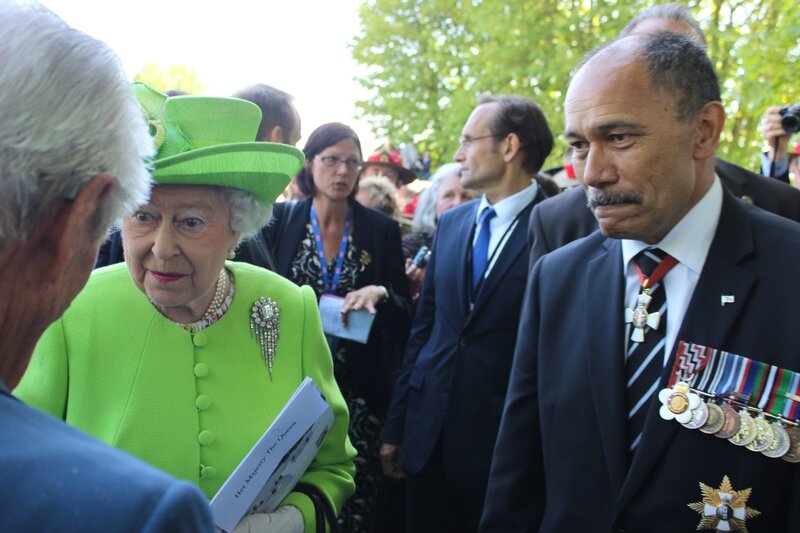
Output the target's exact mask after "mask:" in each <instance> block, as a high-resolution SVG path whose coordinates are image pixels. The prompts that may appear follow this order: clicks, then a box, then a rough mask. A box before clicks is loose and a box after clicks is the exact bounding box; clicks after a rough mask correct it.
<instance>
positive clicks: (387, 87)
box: [352, 0, 800, 168]
mask: <svg viewBox="0 0 800 533" xmlns="http://www.w3.org/2000/svg"><path fill="white" fill-rule="evenodd" d="M655 3H656V2H636V3H633V2H629V1H628V2H625V1H614V0H608V1H603V0H591V1H590V0H566V1H564V0H560V1H555V0H540V1H537V2H532V1H530V0H502V1H501V0H367V2H365V3H364V4H363V5H362V7H361V8H360V11H359V16H360V19H361V33H360V34H359V35H358V36H357V37H356V39H355V40H354V42H353V44H352V54H353V57H354V59H355V60H356V61H357V62H358V63H360V64H363V65H366V66H367V67H368V73H367V74H366V75H365V76H364V77H362V78H361V79H360V80H359V81H360V82H361V83H362V85H364V87H366V88H367V89H368V91H369V98H368V99H366V100H363V101H359V102H358V103H357V108H358V110H359V113H360V114H361V115H362V116H364V117H365V118H367V120H368V121H369V122H370V124H371V126H372V128H373V132H374V133H375V134H376V135H377V136H379V137H386V138H390V139H391V140H393V141H395V142H400V143H402V142H414V143H415V144H416V145H417V147H418V148H420V149H422V150H430V151H431V153H432V156H433V159H434V161H435V162H439V163H441V162H444V161H447V160H449V159H450V158H451V157H452V154H453V153H454V152H455V149H456V148H457V144H458V141H457V138H458V136H459V134H460V132H461V128H462V126H463V124H464V122H465V121H466V118H467V116H468V115H469V113H470V111H471V109H472V108H473V107H474V104H475V99H476V97H477V96H478V95H480V94H483V93H495V94H499V93H508V94H519V95H523V96H528V97H530V98H532V99H533V100H534V101H535V102H536V103H537V104H539V105H540V106H541V108H542V109H543V111H544V113H545V115H546V116H547V118H548V121H549V122H550V125H551V129H552V130H553V132H554V134H556V137H559V134H560V132H561V127H562V125H563V98H564V93H565V91H566V88H567V85H568V83H569V78H570V73H571V71H572V69H573V68H574V67H575V66H576V65H577V63H578V62H579V61H580V58H581V57H582V56H583V55H584V54H585V53H587V52H588V51H589V50H591V49H592V48H594V47H595V46H597V45H599V44H601V43H602V42H605V41H606V40H608V39H610V38H613V37H614V36H616V35H617V33H618V32H619V31H620V30H621V29H622V28H623V27H624V26H625V24H627V22H628V21H629V20H630V19H631V18H633V16H635V15H636V13H638V12H639V11H640V10H642V9H644V8H645V7H648V6H651V5H653V4H655ZM687 5H688V7H689V8H690V10H691V11H692V13H693V14H694V15H695V17H696V18H697V19H698V21H699V22H700V25H701V27H702V28H703V30H704V32H705V34H706V39H707V40H708V53H709V56H710V57H711V59H712V60H713V61H714V63H715V65H716V67H717V72H718V74H719V77H720V81H721V84H722V87H723V103H724V104H725V106H726V109H727V112H728V115H727V123H726V128H725V131H724V136H723V142H722V145H721V147H720V150H719V153H720V154H721V155H723V156H724V157H726V158H727V159H729V160H731V161H734V162H737V163H739V164H740V165H742V166H746V167H749V168H752V167H755V166H757V160H758V152H759V151H760V149H761V148H762V143H763V141H762V139H761V136H760V133H759V130H758V125H759V120H760V117H761V115H762V113H763V112H764V111H765V110H766V108H767V107H768V106H769V105H774V104H781V105H785V104H787V103H792V102H797V101H798V100H800V84H799V83H798V79H797V68H796V61H797V58H798V55H800V44H798V43H800V10H798V9H797V8H796V6H795V4H794V2H793V1H792V0H763V1H753V2H745V1H736V0H730V1H729V0H698V1H692V2H688V3H687ZM691 82H692V80H686V83H691ZM560 142H561V145H560V146H561V148H563V147H564V145H563V141H560ZM561 153H562V150H561V149H559V148H557V149H556V150H555V151H554V154H553V155H552V156H551V158H550V160H548V164H553V165H557V164H559V163H560V158H561Z"/></svg>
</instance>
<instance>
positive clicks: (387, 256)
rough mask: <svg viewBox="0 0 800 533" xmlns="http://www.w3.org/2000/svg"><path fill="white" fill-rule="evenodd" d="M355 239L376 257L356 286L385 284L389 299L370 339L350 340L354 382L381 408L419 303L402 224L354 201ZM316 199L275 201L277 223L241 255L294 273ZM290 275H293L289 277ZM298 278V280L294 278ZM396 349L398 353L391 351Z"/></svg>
mask: <svg viewBox="0 0 800 533" xmlns="http://www.w3.org/2000/svg"><path fill="white" fill-rule="evenodd" d="M350 209H351V210H352V213H353V233H352V235H353V245H354V246H356V247H357V248H358V249H360V250H363V251H366V252H368V253H369V255H370V256H371V262H370V263H369V264H368V265H366V266H365V267H364V268H363V270H361V271H360V272H359V273H358V276H357V277H356V288H361V287H365V286H367V285H383V286H384V287H386V288H387V290H388V291H389V299H388V300H385V301H384V302H382V303H380V304H378V308H377V310H378V313H377V315H376V316H375V322H374V323H373V325H372V331H371V332H370V335H369V339H367V344H366V345H364V344H358V343H354V342H349V341H342V342H347V344H348V356H349V357H350V358H351V363H352V364H351V365H349V369H350V370H351V371H352V372H353V376H352V377H353V379H354V382H356V383H358V384H360V386H364V387H365V389H364V390H363V391H362V392H363V394H364V397H365V398H366V399H367V401H369V402H370V405H371V406H373V409H375V410H376V411H377V412H383V411H384V410H385V409H386V407H387V406H388V403H389V397H390V394H391V383H392V381H393V379H394V373H395V372H396V370H397V368H398V367H399V364H400V358H401V352H402V347H403V346H404V345H405V340H406V337H407V336H408V331H409V328H410V327H411V317H412V315H413V313H414V307H413V304H412V303H411V298H410V289H409V283H408V278H407V277H406V274H405V268H404V261H403V253H402V250H401V246H400V226H399V225H398V224H397V222H396V221H394V220H392V219H391V218H389V217H387V216H386V215H384V214H383V213H379V212H378V211H375V210H374V209H370V208H367V207H364V206H363V205H361V204H359V203H358V202H356V201H350ZM310 212H311V199H310V198H307V199H305V200H300V201H298V202H286V203H279V204H275V213H274V215H273V220H272V223H271V224H270V225H269V226H267V227H266V228H264V229H263V230H262V231H261V233H260V234H259V235H258V236H257V237H256V238H255V239H251V240H250V241H247V242H245V243H244V244H243V245H242V246H240V248H239V250H238V251H237V255H236V260H237V261H244V262H247V263H251V264H254V265H257V266H261V267H264V268H269V269H271V270H273V271H275V272H277V273H278V274H280V275H281V276H284V277H286V278H289V273H290V270H291V265H292V260H293V259H294V256H295V255H296V254H297V248H298V246H299V245H300V241H301V239H302V238H303V237H304V236H305V234H306V224H307V223H308V221H309V220H310ZM289 279H291V278H289ZM292 281H294V280H292ZM394 351H397V353H396V354H394V353H392V352H394Z"/></svg>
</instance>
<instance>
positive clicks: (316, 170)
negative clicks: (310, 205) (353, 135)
mask: <svg viewBox="0 0 800 533" xmlns="http://www.w3.org/2000/svg"><path fill="white" fill-rule="evenodd" d="M331 158H338V164H335V165H331V161H332V159H331ZM306 164H307V165H309V168H310V170H311V175H312V176H313V177H314V187H315V188H316V190H317V192H316V194H317V195H322V196H325V197H327V198H328V199H330V200H334V201H337V200H346V199H347V197H348V196H350V193H351V192H353V187H355V186H356V182H357V180H358V173H359V172H360V170H361V167H360V164H361V151H360V150H359V149H358V145H357V144H356V143H355V141H354V140H353V139H342V140H341V141H339V142H337V143H336V144H332V145H330V146H328V147H327V148H325V149H324V150H322V151H321V152H320V153H318V154H317V155H316V156H314V157H313V158H312V159H311V160H310V161H308V162H307V163H306Z"/></svg>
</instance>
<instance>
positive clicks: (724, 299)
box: [719, 294, 736, 307]
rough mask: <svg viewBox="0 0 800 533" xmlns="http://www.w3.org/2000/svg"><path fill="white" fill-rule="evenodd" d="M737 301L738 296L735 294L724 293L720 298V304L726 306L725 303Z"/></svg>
mask: <svg viewBox="0 0 800 533" xmlns="http://www.w3.org/2000/svg"><path fill="white" fill-rule="evenodd" d="M735 301H736V297H735V296H734V295H733V294H723V295H722V296H720V298H719V304H720V305H721V306H722V307H725V304H732V303H733V302H735Z"/></svg>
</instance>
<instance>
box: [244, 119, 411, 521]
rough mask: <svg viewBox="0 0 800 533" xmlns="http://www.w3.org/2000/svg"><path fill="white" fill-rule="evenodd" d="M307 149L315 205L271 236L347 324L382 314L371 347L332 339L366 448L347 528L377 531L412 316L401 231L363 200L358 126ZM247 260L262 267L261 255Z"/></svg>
mask: <svg viewBox="0 0 800 533" xmlns="http://www.w3.org/2000/svg"><path fill="white" fill-rule="evenodd" d="M303 152H304V154H305V157H306V161H305V164H304V166H303V168H302V169H301V170H300V173H299V174H298V175H297V182H298V185H299V187H300V190H301V191H302V192H303V193H304V194H305V195H306V196H307V198H306V199H304V200H300V201H298V202H289V203H284V204H276V205H275V215H274V219H273V222H272V224H271V225H270V226H269V227H268V228H267V229H266V231H265V232H264V233H263V237H264V241H265V243H266V246H267V248H268V250H269V252H270V253H271V255H272V259H273V260H274V262H275V265H274V269H275V270H276V271H277V272H278V273H279V274H281V275H283V276H285V277H287V278H289V279H290V280H292V281H294V282H295V283H297V284H298V285H310V286H311V287H312V288H313V289H314V291H315V292H316V294H317V297H318V298H319V297H320V296H322V295H323V294H332V295H336V296H340V297H343V298H344V303H343V305H342V309H341V313H342V315H343V319H346V315H347V314H348V313H349V312H351V311H356V310H359V309H366V310H368V311H369V312H370V313H373V314H375V321H374V322H373V325H372V329H371V331H370V334H369V338H368V340H367V343H366V344H360V343H357V342H353V341H347V340H343V339H339V338H337V337H330V336H329V337H328V342H329V344H330V345H331V353H332V354H333V359H334V374H335V377H336V380H337V382H338V384H339V387H340V389H341V391H342V394H343V396H344V397H345V400H346V402H347V404H348V407H349V408H350V439H351V441H352V443H353V445H355V447H356V449H357V450H358V457H357V458H356V459H355V461H356V479H355V481H356V493H355V495H354V496H353V497H352V498H350V500H349V501H348V502H347V503H346V504H345V507H344V508H343V510H342V514H341V516H340V523H341V525H342V529H343V530H344V531H348V532H359V531H376V530H379V528H378V526H377V520H378V508H379V506H382V505H383V503H382V502H381V501H380V499H381V492H382V491H381V490H380V488H381V485H382V484H383V483H384V478H383V474H382V471H381V466H380V461H379V459H378V449H379V446H380V444H379V440H380V439H379V431H380V428H381V426H382V425H383V418H384V413H385V412H386V409H387V407H388V402H389V399H390V398H391V388H392V384H393V382H394V380H393V377H394V376H393V374H394V370H395V368H396V367H397V366H398V365H399V364H400V358H401V357H402V349H403V347H404V345H405V341H406V338H407V337H408V331H409V327H410V323H411V316H412V313H413V306H412V304H411V300H410V295H409V284H408V278H406V275H405V272H404V264H403V255H402V251H401V245H400V228H399V225H398V224H397V222H396V221H394V220H392V219H391V218H389V217H388V216H386V215H384V214H383V213H379V212H378V211H375V210H373V209H370V208H367V207H364V206H362V205H361V204H359V203H358V202H357V201H356V200H355V196H356V192H357V186H358V175H359V172H360V170H361V168H362V166H363V159H362V152H361V143H360V141H359V139H358V136H357V135H356V133H355V132H354V131H353V130H352V129H351V128H350V127H348V126H346V125H344V124H340V123H330V124H324V125H322V126H320V127H319V128H317V129H316V130H315V131H314V132H313V133H312V134H311V136H310V137H309V138H308V142H307V143H306V146H305V148H303ZM264 241H262V242H264ZM254 244H255V243H251V244H250V245H249V246H250V248H251V250H252V247H253V245H254ZM242 255H243V257H242V258H243V259H245V260H248V261H253V257H254V256H253V254H242ZM380 530H385V528H380Z"/></svg>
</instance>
